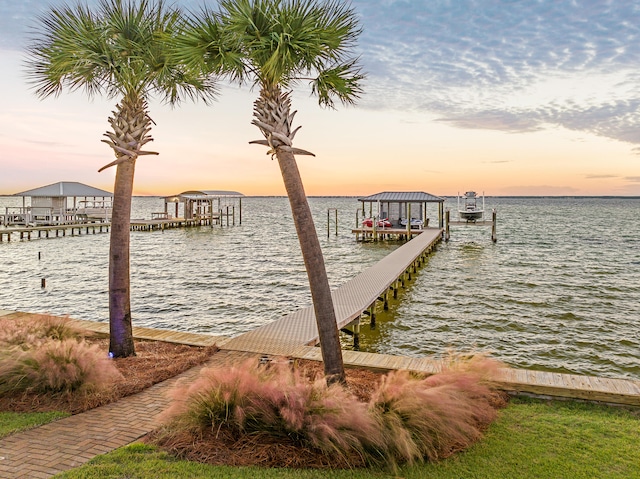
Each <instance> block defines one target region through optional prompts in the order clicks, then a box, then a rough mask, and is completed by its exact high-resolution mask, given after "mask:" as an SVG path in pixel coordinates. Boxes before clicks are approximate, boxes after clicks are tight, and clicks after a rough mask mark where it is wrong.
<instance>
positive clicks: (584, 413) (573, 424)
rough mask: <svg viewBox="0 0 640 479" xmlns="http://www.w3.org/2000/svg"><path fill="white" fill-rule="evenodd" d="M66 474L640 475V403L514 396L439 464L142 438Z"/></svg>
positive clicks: (163, 478) (160, 477)
mask: <svg viewBox="0 0 640 479" xmlns="http://www.w3.org/2000/svg"><path fill="white" fill-rule="evenodd" d="M56 477H58V478H64V479H80V478H83V479H93V478H101V479H102V478H123V477H131V478H136V479H146V478H149V479H169V478H175V477H189V478H220V479H225V478H229V479H231V478H233V479H235V478H246V479H275V478H278V479H289V478H290V479H294V478H295V479H307V478H322V479H365V478H388V477H394V478H405V479H418V478H420V479H422V478H429V479H432V478H433V479H454V478H455V479H460V478H465V479H480V478H487V479H489V478H491V479H495V478H505V479H507V478H508V479H511V478H519V479H527V478H531V479H534V478H535V479H541V478H553V479H562V478H567V479H581V478H584V479H594V478H602V479H605V478H606V479H613V478H620V479H623V478H624V479H634V478H638V479H640V410H638V409H635V410H627V409H623V408H617V407H607V406H599V405H594V404H585V403H577V402H561V401H552V402H547V401H538V400H532V399H514V400H512V402H511V404H510V405H509V407H508V408H506V409H505V410H503V411H501V413H500V417H499V419H498V421H496V422H495V423H494V424H493V425H492V426H491V428H490V430H489V432H488V433H487V435H486V437H485V438H484V439H483V440H482V441H481V442H480V443H478V444H476V445H475V446H474V447H472V448H471V449H469V450H468V451H466V452H464V453H461V454H457V455H455V456H454V457H452V458H449V459H447V460H444V461H441V462H439V463H436V464H422V465H417V466H407V467H403V468H402V469H400V470H399V471H397V474H390V473H388V472H384V471H374V470H370V469H367V470H350V471H326V470H322V471H319V470H287V469H255V468H231V467H213V466H207V465H202V464H197V463H192V462H187V461H179V460H176V459H173V458H171V457H169V456H167V455H166V454H165V453H163V452H161V451H159V450H157V449H155V448H152V447H149V446H146V445H142V444H133V445H131V446H128V447H125V448H122V449H119V450H117V451H114V452H113V453H111V454H107V455H104V456H100V457H97V458H96V459H94V460H93V461H91V462H90V463H88V464H87V465H85V466H83V467H81V468H78V469H74V470H72V471H69V472H67V473H65V474H61V475H59V476H56Z"/></svg>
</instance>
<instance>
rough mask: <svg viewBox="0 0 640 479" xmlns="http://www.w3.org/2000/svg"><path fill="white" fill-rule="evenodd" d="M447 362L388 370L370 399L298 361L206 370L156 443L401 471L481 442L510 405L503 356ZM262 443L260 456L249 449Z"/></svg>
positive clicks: (199, 454) (185, 391)
mask: <svg viewBox="0 0 640 479" xmlns="http://www.w3.org/2000/svg"><path fill="white" fill-rule="evenodd" d="M443 364H444V366H442V370H441V372H439V373H438V374H435V375H433V376H430V377H427V378H424V377H420V376H416V375H412V374H410V373H409V372H406V371H398V372H392V373H389V374H388V375H386V376H380V377H379V378H378V379H377V380H376V381H377V384H376V385H375V387H373V388H372V389H369V391H371V392H370V394H369V395H367V396H363V397H361V398H360V399H358V398H357V397H356V396H355V395H354V394H352V393H351V392H350V391H349V389H348V387H345V386H343V385H342V384H332V385H330V386H327V383H326V381H324V380H323V379H317V378H316V379H310V375H309V374H308V373H306V372H305V371H304V370H302V369H299V368H297V367H291V366H290V365H289V364H288V363H287V364H285V365H283V364H278V365H270V366H262V365H259V364H258V361H257V360H251V361H248V362H245V363H244V364H241V365H239V366H234V367H226V368H225V367H216V368H209V369H205V370H203V371H202V372H201V375H200V377H199V378H198V379H196V380H195V381H194V382H193V383H192V384H191V385H188V384H182V385H178V386H177V387H176V389H175V390H174V391H173V393H172V396H173V398H174V402H173V405H172V406H171V408H170V409H169V410H168V411H167V412H166V413H165V419H166V420H168V422H167V424H166V425H165V427H164V428H163V429H162V431H160V432H159V433H158V434H157V435H156V436H155V442H156V443H158V444H159V445H160V446H162V447H164V448H166V449H168V450H169V451H171V452H172V453H174V454H176V455H178V456H181V457H186V458H189V459H190V460H198V461H204V462H212V463H214V464H221V463H228V462H225V461H228V460H231V461H232V462H233V464H234V465H252V464H253V465H255V464H260V465H267V466H288V467H360V466H366V465H376V466H387V467H389V468H390V469H395V468H396V467H397V466H398V465H399V464H403V463H412V462H418V461H424V460H438V459H441V458H443V457H446V456H448V455H450V454H452V453H453V452H455V451H457V450H460V449H463V448H465V447H468V446H469V445H470V444H471V443H472V442H473V441H476V440H477V439H479V438H480V436H481V435H482V431H483V430H484V429H485V428H486V426H487V425H488V424H489V423H490V422H491V421H492V420H493V419H494V418H495V416H496V408H497V407H500V406H501V405H503V404H504V398H503V397H502V396H501V395H500V394H499V393H497V392H496V391H495V390H494V389H493V388H492V387H491V383H490V382H489V381H488V379H489V378H490V377H491V375H492V373H493V372H494V371H495V370H496V369H497V367H498V366H499V364H498V363H496V362H495V361H492V360H488V359H486V358H484V357H482V358H479V359H478V358H477V357H475V356H474V357H472V358H457V359H456V361H452V360H448V361H445V362H443ZM292 445H295V447H297V449H296V448H294V447H293V446H292ZM270 446H273V448H272V449H269V447H270ZM283 448H285V450H286V451H287V452H286V453H284V454H283V453H282V451H283ZM267 449H269V450H267ZM258 450H259V451H260V454H257V453H256V455H260V458H257V459H256V461H253V460H252V457H247V456H248V455H250V454H252V452H249V453H248V454H247V453H243V452H242V451H253V452H254V453H255V451H258ZM278 451H280V452H278ZM309 451H312V455H315V456H314V457H312V458H309V457H308V455H309ZM230 456H238V457H234V458H233V459H229V457H230ZM303 456H304V457H303ZM283 457H284V460H285V461H288V462H285V463H283V462H280V461H281V460H282V459H283ZM291 457H295V458H296V461H291V459H290V458H291Z"/></svg>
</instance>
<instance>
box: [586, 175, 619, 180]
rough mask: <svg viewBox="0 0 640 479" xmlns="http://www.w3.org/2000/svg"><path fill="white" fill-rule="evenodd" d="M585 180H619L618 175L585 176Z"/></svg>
mask: <svg viewBox="0 0 640 479" xmlns="http://www.w3.org/2000/svg"><path fill="white" fill-rule="evenodd" d="M585 178H586V179H587V180H602V179H606V178H619V176H618V175H585Z"/></svg>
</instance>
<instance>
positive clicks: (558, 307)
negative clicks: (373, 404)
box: [0, 198, 640, 378]
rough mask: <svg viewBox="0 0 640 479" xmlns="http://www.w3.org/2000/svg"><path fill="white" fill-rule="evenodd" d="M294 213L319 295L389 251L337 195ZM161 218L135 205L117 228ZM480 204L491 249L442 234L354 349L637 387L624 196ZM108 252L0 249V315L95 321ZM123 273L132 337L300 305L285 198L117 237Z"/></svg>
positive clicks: (638, 301)
mask: <svg viewBox="0 0 640 479" xmlns="http://www.w3.org/2000/svg"><path fill="white" fill-rule="evenodd" d="M10 201H12V200H10V199H7V198H3V199H0V207H2V206H5V205H8V204H9V202H10ZM310 204H311V207H312V209H313V211H314V216H315V218H316V223H317V228H318V232H319V235H320V238H321V243H322V246H323V251H324V254H325V261H326V263H327V271H328V274H329V280H330V282H331V285H332V287H337V286H339V285H340V284H342V283H344V282H345V281H347V280H348V279H350V278H351V277H353V276H354V275H356V274H357V273H359V272H360V271H362V270H363V269H364V268H366V267H367V266H369V265H371V264H373V263H375V262H376V261H377V260H379V259H380V258H382V257H383V256H384V255H386V254H388V253H389V252H390V251H391V250H392V249H393V248H395V247H397V245H394V244H372V243H367V244H363V243H357V242H356V241H355V240H354V237H353V235H352V234H351V232H350V229H351V227H352V226H353V225H354V223H355V211H356V209H357V206H358V202H357V201H356V200H355V199H353V198H310ZM446 206H447V207H451V208H452V209H455V200H452V201H448V202H447V204H446ZM161 207H162V200H161V199H159V198H135V199H134V211H133V214H132V216H133V217H138V218H139V217H150V212H151V211H158V208H161ZM487 207H488V208H496V209H497V210H498V242H497V243H496V244H493V243H492V242H491V240H490V230H489V228H488V227H474V226H469V227H467V226H454V227H452V237H451V240H450V241H449V242H448V243H441V244H440V245H439V246H438V248H437V250H436V252H435V253H434V254H432V256H431V257H430V259H429V262H428V263H427V264H426V266H425V267H424V268H422V269H421V271H420V273H419V274H418V275H417V277H416V279H415V281H413V282H412V283H411V285H410V287H409V288H408V289H406V290H405V291H404V292H403V293H402V294H401V296H400V297H399V299H398V301H395V302H393V303H392V304H391V308H390V311H389V312H388V313H381V314H379V316H378V327H377V328H376V330H375V331H371V330H370V329H369V327H368V326H365V327H363V333H364V334H363V337H362V338H361V349H362V350H368V351H378V352H384V353H391V354H407V355H416V356H424V355H436V356H437V355H440V354H442V353H443V352H445V351H446V350H447V349H448V348H453V349H455V350H463V351H467V350H470V349H475V350H482V351H486V350H488V351H491V352H492V354H493V355H494V356H495V357H497V358H499V359H501V360H503V361H505V362H506V363H508V364H510V365H513V366H519V367H527V368H532V369H544V370H551V371H560V372H575V373H581V374H582V373H584V374H597V375H601V376H610V377H633V378H640V247H639V246H640V241H639V233H640V227H639V225H638V218H637V215H638V211H640V199H613V198H612V199H602V198H578V199H570V198H535V199H534V198H491V199H489V198H488V199H487ZM328 208H337V209H338V211H339V214H338V217H339V221H338V223H339V225H338V236H335V235H334V224H333V213H332V221H331V235H330V236H329V237H327V209H328ZM431 208H432V210H431V211H428V213H429V216H430V217H431V218H432V220H431V221H432V224H433V223H435V215H436V210H435V207H433V206H432V207H431ZM108 242H109V236H108V234H102V235H99V234H96V235H88V236H80V237H73V238H71V237H65V238H56V239H48V240H44V239H42V240H34V241H30V242H28V241H23V242H20V241H14V242H11V243H2V244H0V261H1V263H2V267H1V268H0V309H8V310H20V311H33V312H51V313H54V314H59V315H65V314H68V315H70V316H72V317H76V318H80V319H88V320H95V321H107V320H108V302H107V288H108V284H107V283H108V279H107V253H108ZM39 253H40V256H41V259H40V260H38V254H39ZM131 275H132V278H131V280H132V308H133V317H134V324H135V325H138V326H149V327H158V328H171V329H177V330H184V331H194V332H204V333H211V334H222V335H237V334H239V333H242V332H245V331H248V330H250V329H253V328H255V327H256V326H259V325H262V324H264V323H266V322H269V321H272V320H275V319H277V318H279V317H280V316H281V315H283V314H285V313H287V312H290V311H292V310H294V309H295V308H298V307H302V306H306V305H308V304H309V303H310V295H309V293H308V287H307V281H306V274H305V271H304V266H303V263H302V260H301V258H300V253H299V247H298V243H297V238H296V236H295V231H294V228H293V222H292V220H291V214H290V211H289V206H288V202H287V199H286V198H246V199H245V200H244V201H243V224H242V225H241V226H235V227H230V228H227V227H224V228H221V227H213V228H211V227H201V228H190V229H177V230H166V231H164V232H159V231H158V232H133V233H132V247H131ZM41 278H46V280H47V287H46V288H45V289H41V288H40V279H41ZM344 340H345V346H347V345H348V341H349V338H347V337H345V339H344Z"/></svg>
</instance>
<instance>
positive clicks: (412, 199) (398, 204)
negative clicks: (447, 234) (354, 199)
mask: <svg viewBox="0 0 640 479" xmlns="http://www.w3.org/2000/svg"><path fill="white" fill-rule="evenodd" d="M358 201H360V202H361V203H362V208H361V209H360V211H361V213H360V214H361V215H362V216H361V218H362V219H363V220H364V219H365V218H374V217H375V218H376V219H377V220H384V219H388V220H389V222H390V223H391V227H393V228H402V227H404V226H406V222H407V221H409V222H410V223H412V224H416V225H417V224H418V223H419V224H420V227H427V226H429V220H430V218H429V216H428V214H429V212H428V210H427V204H429V203H436V204H437V205H438V206H437V212H433V213H432V214H433V215H434V216H436V215H437V220H438V227H439V228H442V227H443V225H444V201H445V199H444V198H441V197H439V196H435V195H432V194H430V193H425V192H423V191H384V192H382V193H376V194H375V195H371V196H366V197H364V198H358ZM359 217H360V216H359ZM434 219H435V218H434ZM412 220H413V221H412ZM403 223H405V224H403Z"/></svg>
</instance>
